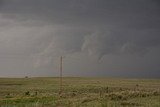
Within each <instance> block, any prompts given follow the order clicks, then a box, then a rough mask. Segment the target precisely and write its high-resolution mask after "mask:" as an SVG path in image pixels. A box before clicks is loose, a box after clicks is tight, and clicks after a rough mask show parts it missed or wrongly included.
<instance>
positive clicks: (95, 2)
mask: <svg viewBox="0 0 160 107" xmlns="http://www.w3.org/2000/svg"><path fill="white" fill-rule="evenodd" d="M159 5H160V4H159V1H158V0H121V1H120V0H0V35H1V36H0V50H1V51H0V57H13V60H12V61H16V60H15V59H14V58H15V57H16V58H17V57H18V58H19V59H20V56H21V59H23V60H26V59H27V62H26V63H27V64H28V63H32V64H33V67H32V66H31V65H30V64H28V65H27V66H28V68H29V69H30V70H33V69H34V67H35V68H39V67H40V68H41V69H42V68H43V70H50V69H51V68H52V64H53V63H55V62H54V61H55V57H57V56H60V55H72V54H82V53H84V54H88V55H89V56H90V57H91V58H95V57H97V58H99V59H101V60H107V59H105V58H104V57H105V56H106V55H109V56H110V55H117V56H121V55H133V56H132V57H137V56H143V57H144V56H145V55H146V54H149V53H150V52H151V50H152V49H153V48H155V49H156V50H158V51H160V50H159V47H160V36H159V35H160V12H159V11H160V7H159ZM73 56H74V55H73ZM22 57H23V58H22ZM77 57H79V58H81V57H82V56H79V55H78V56H77ZM113 57H114V56H112V58H111V59H110V60H109V61H111V62H112V60H114V58H113ZM155 57H159V56H155ZM124 59H125V58H124ZM86 60H87V59H86ZM119 60H122V59H119ZM17 62H21V61H17ZM86 62H87V61H86ZM135 62H136V61H135ZM152 62H154V61H152ZM152 62H151V63H152ZM158 62H159V61H158ZM158 62H157V63H158ZM88 63H90V62H88ZM142 63H145V61H142ZM104 64H105V63H104ZM124 64H125V63H124ZM17 65H18V64H17ZM81 65H83V64H81ZM86 65H87V64H86ZM93 65H95V67H96V66H97V67H96V68H95V69H97V68H99V67H98V66H99V65H97V61H95V62H94V64H93ZM113 65H114V64H113ZM113 65H112V66H113ZM15 66H16V65H15ZM129 66H130V65H128V67H129ZM137 66H138V65H137ZM123 67H124V66H123V64H122V65H121V67H120V69H119V70H121V71H122V70H124V69H123ZM154 67H155V66H154ZM71 68H72V67H68V69H69V70H71ZM77 68H78V67H77ZM84 68H85V67H84ZM143 68H144V69H142V71H143V70H145V66H144V67H143ZM151 68H152V67H150V70H151ZM4 69H5V68H4ZM21 69H23V67H22V68H21ZM52 69H53V68H52ZM87 69H89V68H87ZM153 69H155V68H153ZM83 70H84V71H85V70H86V69H82V68H81V71H83ZM97 70H98V69H97ZM107 70H108V68H105V67H104V69H103V71H107ZM158 70H160V69H159V67H158V66H157V68H156V71H158ZM95 72H96V71H95ZM82 74H83V73H82ZM104 74H105V73H104ZM142 74H144V75H145V73H142Z"/></svg>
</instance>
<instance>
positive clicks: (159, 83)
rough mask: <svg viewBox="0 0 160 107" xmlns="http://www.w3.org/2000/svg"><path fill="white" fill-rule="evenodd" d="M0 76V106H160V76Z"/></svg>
mask: <svg viewBox="0 0 160 107" xmlns="http://www.w3.org/2000/svg"><path fill="white" fill-rule="evenodd" d="M59 88H60V87H59V78H1V79H0V107H160V79H114V78H78V77H76V78H73V77H65V78H63V91H62V94H59Z"/></svg>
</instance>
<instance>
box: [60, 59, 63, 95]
mask: <svg viewBox="0 0 160 107" xmlns="http://www.w3.org/2000/svg"><path fill="white" fill-rule="evenodd" d="M62 61H63V59H62V56H61V57H60V94H61V93H62V64H63V62H62Z"/></svg>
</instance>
